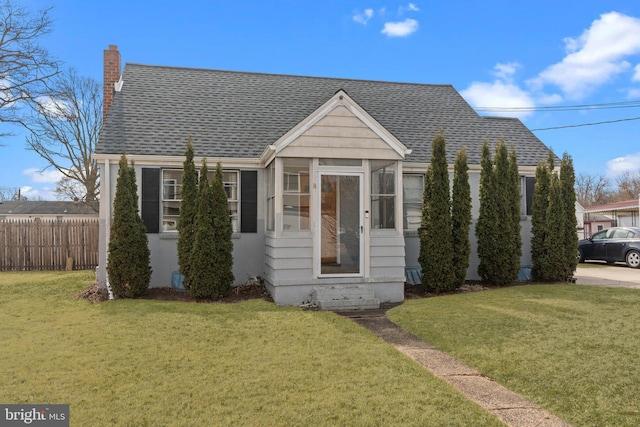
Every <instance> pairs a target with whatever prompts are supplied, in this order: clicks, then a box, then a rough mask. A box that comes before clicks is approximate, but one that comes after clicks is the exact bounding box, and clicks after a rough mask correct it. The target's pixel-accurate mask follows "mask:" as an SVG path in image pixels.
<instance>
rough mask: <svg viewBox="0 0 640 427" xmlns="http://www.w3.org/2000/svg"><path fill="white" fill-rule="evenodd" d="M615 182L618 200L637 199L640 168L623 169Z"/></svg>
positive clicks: (639, 190)
mask: <svg viewBox="0 0 640 427" xmlns="http://www.w3.org/2000/svg"><path fill="white" fill-rule="evenodd" d="M616 183H617V184H618V189H617V190H616V199H617V200H618V201H624V200H632V199H637V198H638V196H640V169H639V170H637V171H635V172H631V171H625V172H624V173H623V174H622V175H620V176H618V177H617V178H616Z"/></svg>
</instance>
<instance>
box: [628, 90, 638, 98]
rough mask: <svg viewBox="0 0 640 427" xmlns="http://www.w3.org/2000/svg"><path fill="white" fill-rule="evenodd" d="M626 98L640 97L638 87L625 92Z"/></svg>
mask: <svg viewBox="0 0 640 427" xmlns="http://www.w3.org/2000/svg"><path fill="white" fill-rule="evenodd" d="M627 98H629V99H637V98H640V89H631V90H629V91H628V92H627Z"/></svg>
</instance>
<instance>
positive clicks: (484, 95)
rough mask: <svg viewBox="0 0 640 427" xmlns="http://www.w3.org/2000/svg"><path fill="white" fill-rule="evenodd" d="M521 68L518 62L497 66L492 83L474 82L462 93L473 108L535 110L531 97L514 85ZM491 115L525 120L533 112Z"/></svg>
mask: <svg viewBox="0 0 640 427" xmlns="http://www.w3.org/2000/svg"><path fill="white" fill-rule="evenodd" d="M518 68H520V64H518V63H517V62H507V63H501V64H496V66H495V67H494V72H493V74H494V76H496V80H494V81H493V82H492V83H488V82H473V83H472V84H471V86H469V87H468V88H467V89H465V90H463V91H460V94H461V95H462V96H463V98H464V99H466V100H467V102H469V104H471V105H472V106H473V107H477V108H481V107H499V108H505V109H509V108H533V107H535V102H534V101H533V99H532V98H531V96H530V95H529V94H528V93H527V92H525V91H524V90H522V89H521V88H520V87H519V86H517V85H516V84H514V83H513V76H514V74H515V73H516V71H517V70H518ZM490 114H491V115H495V116H508V117H519V118H524V117H527V116H529V115H531V114H532V112H531V111H519V112H500V111H492V112H490Z"/></svg>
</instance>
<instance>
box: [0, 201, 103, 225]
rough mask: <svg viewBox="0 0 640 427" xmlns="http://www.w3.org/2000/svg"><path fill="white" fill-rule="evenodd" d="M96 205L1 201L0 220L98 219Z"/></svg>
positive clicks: (63, 202)
mask: <svg viewBox="0 0 640 427" xmlns="http://www.w3.org/2000/svg"><path fill="white" fill-rule="evenodd" d="M98 211H99V208H98V203H97V202H96V203H86V202H71V201H30V200H29V201H23V200H21V201H2V202H0V220H3V219H29V220H34V219H49V220H51V219H54V220H55V219H57V220H60V221H68V220H72V219H87V218H98Z"/></svg>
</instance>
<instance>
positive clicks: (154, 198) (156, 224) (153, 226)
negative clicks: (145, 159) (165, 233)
mask: <svg viewBox="0 0 640 427" xmlns="http://www.w3.org/2000/svg"><path fill="white" fill-rule="evenodd" d="M141 216H142V222H144V226H145V227H146V228H147V233H159V232H160V169H150V168H142V215H141Z"/></svg>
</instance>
